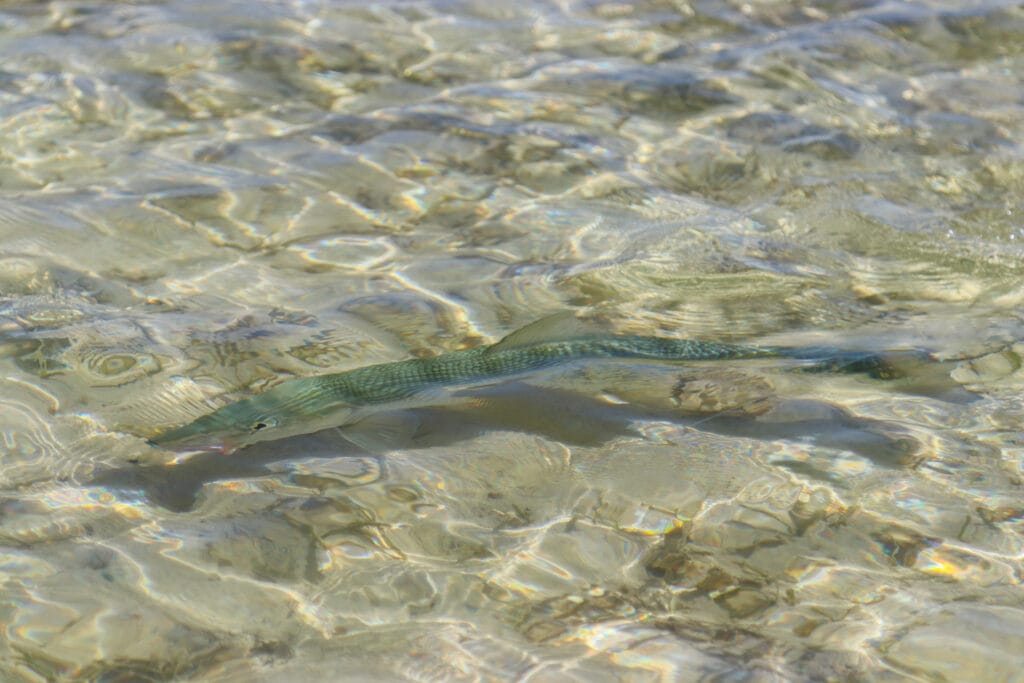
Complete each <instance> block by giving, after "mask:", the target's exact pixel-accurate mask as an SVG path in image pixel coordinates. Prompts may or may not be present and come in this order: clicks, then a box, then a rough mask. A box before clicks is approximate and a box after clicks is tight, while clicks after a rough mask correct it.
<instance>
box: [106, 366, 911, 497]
mask: <svg viewBox="0 0 1024 683" xmlns="http://www.w3.org/2000/svg"><path fill="white" fill-rule="evenodd" d="M689 382H690V379H688V378H686V377H679V378H677V382H676V385H675V386H676V390H675V395H674V396H672V397H671V398H669V399H666V398H659V399H658V400H654V401H643V400H640V401H632V400H617V399H616V398H615V397H609V396H607V395H599V396H594V395H587V394H584V393H579V392H577V391H570V390H564V389H558V388H549V387H537V386H535V385H532V384H528V383H527V382H523V381H508V382H504V383H500V384H498V385H495V386H493V387H487V388H483V389H480V388H477V389H474V390H473V391H472V392H471V393H470V394H468V395H466V396H464V397H463V399H464V400H463V401H460V402H457V403H456V404H455V405H446V406H440V407H430V408H415V409H407V410H402V411H392V412H382V413H381V414H380V416H378V417H375V418H374V419H370V420H367V421H365V423H360V424H357V425H352V426H348V427H345V428H331V429H325V430H322V431H319V432H316V433H313V434H306V435H301V436H293V437H287V438H283V439H280V440H276V441H264V442H259V443H255V444H252V445H250V446H247V447H245V448H242V449H240V450H238V451H236V452H235V453H232V454H231V455H223V454H221V453H218V452H204V453H198V454H195V455H192V456H191V457H188V458H187V459H184V460H182V461H181V462H179V463H178V464H175V465H174V466H167V465H130V466H126V467H122V468H116V469H112V470H107V471H103V472H99V473H97V474H96V475H95V476H94V477H93V478H92V479H91V481H90V482H88V483H89V484H90V485H92V486H102V487H108V488H110V489H112V490H131V491H137V492H139V493H141V494H142V495H144V496H145V497H146V498H147V499H148V500H149V501H150V502H152V503H154V504H157V505H160V506H162V507H164V508H167V509H169V510H172V511H178V512H183V511H188V510H191V509H192V508H193V507H194V506H195V505H196V502H197V497H198V495H199V493H200V491H201V490H202V488H203V486H205V485H206V484H209V483H213V482H218V481H228V480H239V479H252V478H259V477H267V476H275V477H280V476H282V473H284V474H285V475H286V474H287V471H288V467H287V461H289V460H297V459H301V460H303V461H308V460H309V459H312V458H339V457H362V458H366V457H371V458H377V459H378V460H379V461H380V462H381V463H382V466H383V464H385V463H384V460H385V459H383V458H381V454H382V453H385V452H387V451H389V450H397V449H402V448H436V447H448V446H454V445H457V444H459V443H460V442H465V441H469V440H471V439H473V438H476V437H478V436H480V435H481V434H484V433H486V432H490V431H520V432H528V433H532V434H537V435H540V436H543V437H546V438H548V439H551V440H554V441H558V442H561V443H565V444H569V445H576V446H588V447H594V446H600V445H602V444H607V443H609V442H611V441H613V440H615V439H618V438H624V437H636V436H638V434H639V432H638V429H637V427H638V425H640V424H643V423H649V422H651V421H667V422H671V423H675V424H678V425H681V426H684V427H685V426H692V427H693V428H694V429H697V430H700V431H704V432H711V433H716V434H720V435H724V436H729V437H740V438H749V439H756V440H763V441H788V442H795V443H798V444H800V445H801V446H805V447H812V448H827V449H835V450H840V451H849V452H852V453H854V454H856V455H857V456H859V457H862V458H864V459H865V460H867V461H869V462H870V463H872V464H873V465H874V466H876V467H882V468H902V467H908V466H912V465H913V464H914V463H915V462H916V461H917V458H918V454H919V452H920V451H921V445H920V443H919V442H918V440H917V439H916V438H914V437H913V436H912V435H911V433H910V432H909V431H907V430H906V429H904V428H902V427H901V426H899V425H896V424H892V423H889V422H886V421H881V420H876V419H872V418H866V417H861V416H857V415H855V414H853V413H852V412H850V411H849V410H847V409H845V408H843V407H840V406H838V405H834V404H832V403H829V402H826V401H821V400H814V399H806V398H784V397H779V396H776V395H769V394H765V395H763V396H755V397H754V398H753V399H746V400H745V403H740V404H739V405H732V406H725V407H724V408H723V407H721V406H717V405H716V406H712V407H710V409H709V408H708V407H706V406H694V405H688V404H687V398H688V396H687V395H685V394H686V392H687V391H690V389H688V388H687V384H688V383H689ZM706 389H707V387H706V386H701V387H699V388H698V390H696V395H699V396H704V394H705V393H706ZM702 392H703V393H702ZM680 396H682V400H681V399H680ZM510 457H511V456H510ZM783 464H785V463H783ZM792 465H793V469H801V468H802V467H803V466H802V464H801V463H796V462H794V463H792ZM801 471H802V473H803V474H805V475H807V474H810V475H811V476H814V475H815V473H814V472H810V473H808V472H807V471H804V470H803V469H801Z"/></svg>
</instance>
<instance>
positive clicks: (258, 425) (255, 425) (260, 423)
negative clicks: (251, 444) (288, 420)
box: [251, 419, 277, 432]
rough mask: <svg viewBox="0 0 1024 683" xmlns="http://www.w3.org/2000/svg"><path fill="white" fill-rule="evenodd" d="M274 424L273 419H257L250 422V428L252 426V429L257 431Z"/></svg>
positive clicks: (275, 421)
mask: <svg viewBox="0 0 1024 683" xmlns="http://www.w3.org/2000/svg"><path fill="white" fill-rule="evenodd" d="M275 426H277V420H273V419H270V420H257V421H256V422H254V423H252V427H251V428H252V431H254V432H258V431H260V430H261V429H266V428H268V427H275Z"/></svg>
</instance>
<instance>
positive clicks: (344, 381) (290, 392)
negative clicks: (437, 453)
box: [150, 316, 922, 452]
mask: <svg viewBox="0 0 1024 683" xmlns="http://www.w3.org/2000/svg"><path fill="white" fill-rule="evenodd" d="M571 321H572V323H575V319H571ZM569 326H571V327H573V329H574V330H576V329H578V328H577V327H576V326H575V325H572V324H570V325H569ZM566 327H567V325H566V322H565V320H564V317H563V316H553V317H551V318H544V319H542V320H539V321H537V322H535V323H532V324H530V325H527V326H526V327H524V328H522V329H520V330H518V331H516V332H513V333H512V334H510V335H508V336H507V337H505V338H504V339H502V340H501V341H499V342H498V343H496V344H493V345H491V346H478V347H474V348H470V349H465V350H461V351H452V352H450V353H445V354H441V355H438V356H435V357H433V358H412V359H408V360H401V361H394V362H390V363H380V364H376V365H369V366H365V367H361V368H356V369H354V370H348V371H346V372H339V373H335V374H328V375H320V376H316V377H304V378H297V379H291V380H287V381H285V382H282V383H281V384H279V385H277V386H275V387H273V388H271V389H269V390H267V391H265V392H263V393H261V394H258V395H256V396H253V397H252V398H247V399H244V400H241V401H237V402H235V403H231V404H228V405H226V406H223V407H221V408H219V409H217V410H215V411H213V412H212V413H209V414H208V415H204V416H202V417H199V418H198V419H196V420H195V421H193V422H191V423H189V424H187V425H184V426H181V427H177V428H173V429H170V430H168V431H165V432H162V433H160V434H158V435H157V436H155V437H153V438H152V439H151V440H150V443H152V444H153V445H157V446H182V447H188V448H199V449H205V450H220V451H222V452H230V451H233V450H236V449H237V448H240V447H242V446H245V445H248V444H250V443H254V442H257V441H266V440H273V439H280V438H284V437H287V436H294V435H297V434H309V433H312V432H314V431H318V430H320V429H324V428H327V427H333V426H344V425H351V424H354V423H356V422H359V421H360V420H363V419H365V418H366V417H368V416H370V415H373V414H374V413H377V412H381V411H385V410H397V409H403V408H413V407H423V406H428V405H434V404H436V403H439V402H441V400H442V398H441V397H440V396H439V393H442V392H444V391H446V390H450V389H458V388H464V387H467V386H472V385H480V384H487V383H490V382H493V381H500V380H504V379H508V378H512V377H515V376H519V375H524V374H527V373H531V372H536V371H538V370H543V369H545V368H551V367H554V366H558V365H561V364H565V363H569V362H572V361H577V360H586V359H600V358H624V359H637V360H661V361H716V360H729V359H746V358H764V357H785V358H793V359H799V360H804V361H810V362H811V363H812V365H811V368H812V369H817V370H841V371H846V372H850V371H857V372H869V373H873V374H876V375H878V376H884V374H885V373H886V372H889V370H888V369H887V367H888V365H887V363H886V362H885V360H884V358H883V357H882V356H881V355H878V354H874V353H871V352H859V351H839V350H835V349H829V348H823V347H784V346H745V345H736V344H722V343H716V342H708V341H698V340H693V339H673V338H668V337H647V336H638V335H609V334H593V333H589V332H588V333H586V334H584V335H582V336H577V337H576V338H565V332H566V329H565V328H566ZM912 353H915V354H920V353H922V352H912Z"/></svg>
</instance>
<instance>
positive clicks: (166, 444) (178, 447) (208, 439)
mask: <svg viewBox="0 0 1024 683" xmlns="http://www.w3.org/2000/svg"><path fill="white" fill-rule="evenodd" d="M179 432H180V430H178V429H172V430H170V431H169V432H165V433H163V434H157V435H155V436H153V437H151V438H148V439H146V443H148V444H149V445H150V446H153V447H154V448H161V449H165V450H172V451H175V452H186V451H190V452H201V453H220V454H221V455H227V454H228V453H232V452H234V451H236V450H237V449H238V447H239V443H238V441H236V440H234V439H231V438H227V437H213V436H211V435H208V434H188V433H186V434H181V433H179Z"/></svg>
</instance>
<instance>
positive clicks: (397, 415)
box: [341, 410, 420, 453]
mask: <svg viewBox="0 0 1024 683" xmlns="http://www.w3.org/2000/svg"><path fill="white" fill-rule="evenodd" d="M419 428H420V421H419V418H418V417H416V415H415V414H413V413H412V411H408V410H395V411H387V412H380V413H373V414H372V415H368V416H366V417H364V418H363V419H361V420H359V421H358V422H353V423H352V424H348V425H345V426H344V427H342V428H341V435H342V436H343V437H344V438H345V439H346V440H347V441H350V442H351V443H353V444H354V445H356V446H358V447H359V448H361V449H363V450H365V451H368V452H370V453H379V452H381V451H389V450H394V449H396V448H403V447H408V446H409V444H410V443H411V442H412V441H413V439H414V438H415V436H416V432H418V431H419Z"/></svg>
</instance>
